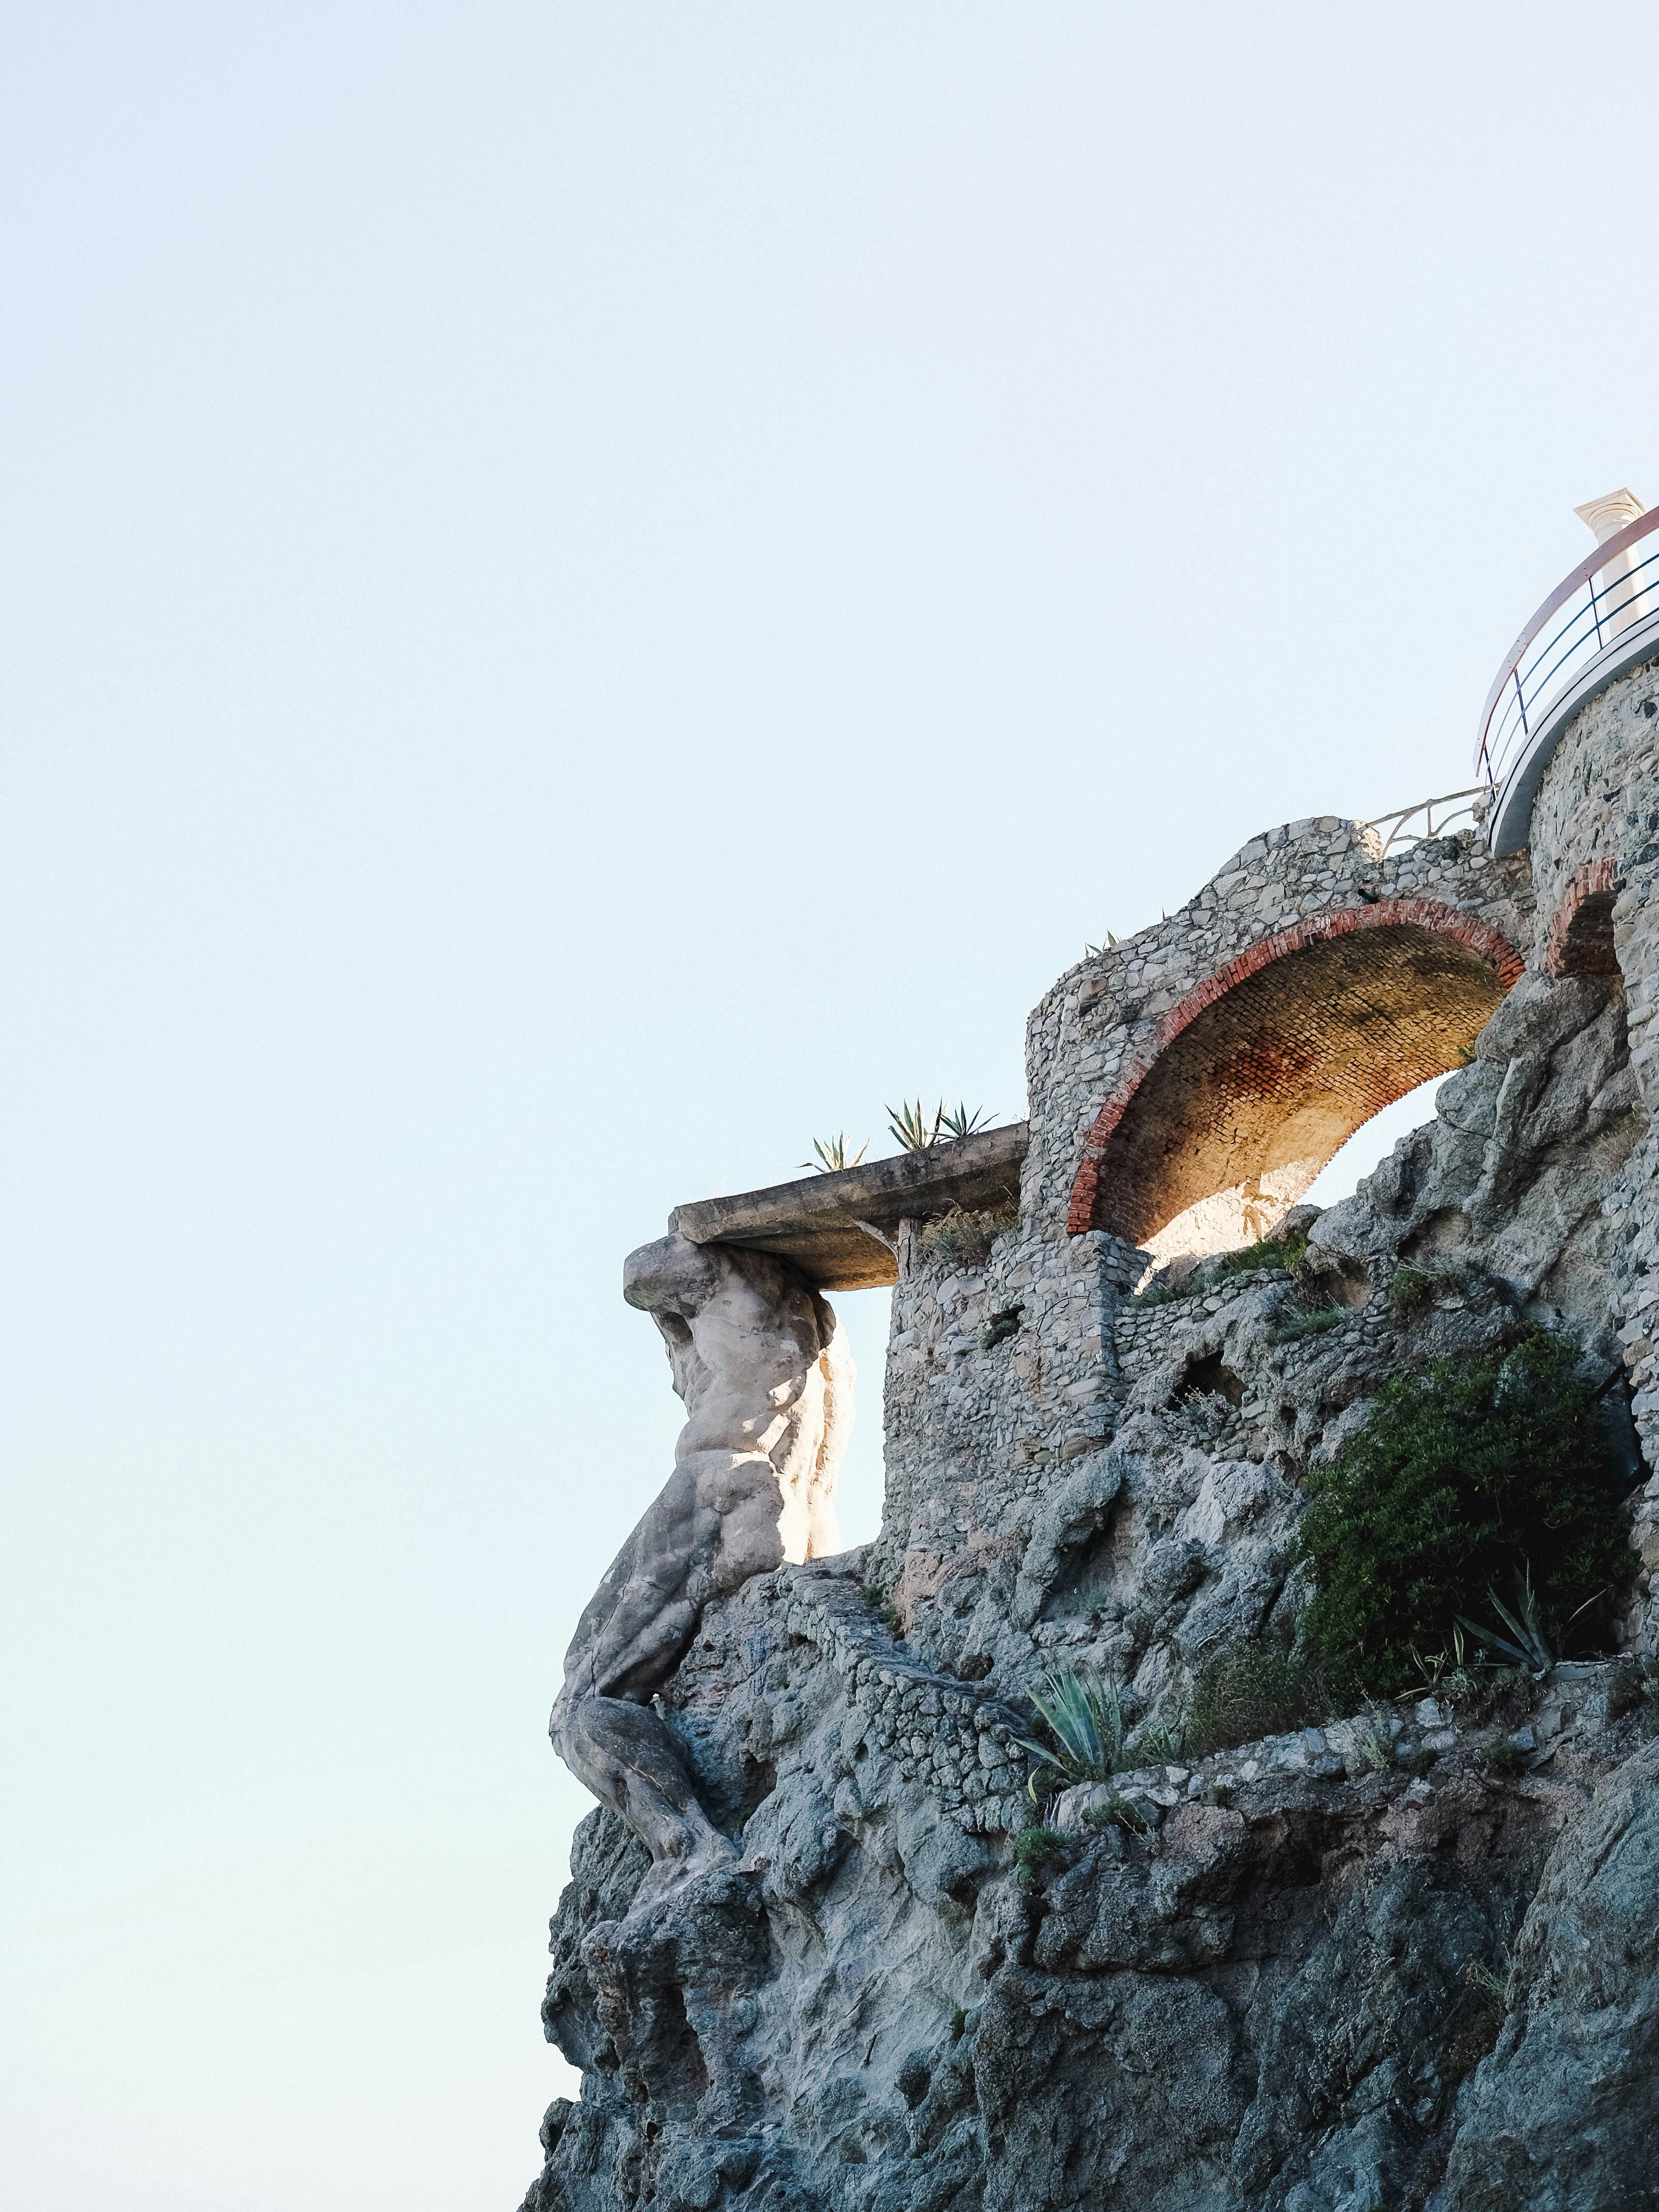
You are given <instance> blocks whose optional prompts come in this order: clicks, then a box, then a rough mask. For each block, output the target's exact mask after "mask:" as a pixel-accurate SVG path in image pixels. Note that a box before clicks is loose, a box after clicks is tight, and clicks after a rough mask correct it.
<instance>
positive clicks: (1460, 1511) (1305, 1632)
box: [1297, 1331, 1638, 1695]
mask: <svg viewBox="0 0 1659 2212" xmlns="http://www.w3.org/2000/svg"><path fill="white" fill-rule="evenodd" d="M1577 1358H1578V1353H1577V1347H1576V1346H1574V1345H1572V1344H1571V1342H1569V1341H1568V1340H1566V1339H1565V1338H1564V1337H1560V1336H1553V1335H1550V1334H1546V1333H1544V1332H1543V1331H1534V1332H1533V1333H1532V1334H1529V1335H1528V1336H1525V1337H1522V1339H1521V1340H1520V1341H1519V1342H1518V1343H1516V1345H1514V1346H1512V1347H1510V1348H1509V1349H1508V1350H1505V1349H1504V1346H1493V1347H1492V1349H1491V1350H1490V1351H1487V1352H1481V1353H1477V1354H1475V1355H1474V1356H1472V1357H1469V1358H1463V1359H1460V1360H1440V1361H1437V1362H1436V1363H1435V1364H1434V1365H1432V1366H1431V1367H1428V1368H1425V1369H1424V1370H1421V1371H1420V1372H1419V1373H1417V1374H1414V1375H1404V1376H1392V1377H1391V1378H1390V1379H1389V1381H1388V1382H1387V1383H1384V1384H1383V1388H1382V1389H1381V1390H1379V1391H1378V1393H1377V1395H1376V1404H1375V1407H1374V1409H1373V1412H1372V1414H1371V1418H1370V1421H1369V1423H1368V1424H1367V1425H1366V1426H1365V1428H1364V1430H1362V1431H1360V1433H1359V1434H1358V1436H1356V1437H1352V1438H1351V1439H1350V1441H1349V1442H1348V1443H1346V1445H1345V1446H1344V1447H1343V1449H1342V1450H1341V1451H1340V1454H1339V1455H1338V1457H1337V1459H1336V1461H1335V1462H1334V1465H1333V1466H1332V1467H1330V1468H1328V1469H1326V1470H1322V1471H1316V1472H1315V1473H1314V1474H1310V1476H1309V1478H1308V1482H1307V1492H1308V1505H1307V1510H1306V1511H1305V1512H1304V1515H1303V1518H1302V1525H1301V1528H1300V1532H1299V1534H1298V1538H1297V1544H1298V1550H1299V1553H1300V1557H1301V1559H1303V1561H1304V1563H1305V1564H1306V1565H1307V1566H1308V1567H1309V1568H1310V1570H1311V1572H1312V1578H1313V1582H1314V1584H1315V1595H1314V1597H1313V1600H1312V1601H1311V1603H1310V1605H1309V1607H1308V1608H1307V1610H1306V1612H1305V1613H1304V1614H1303V1616H1302V1623H1301V1635H1302V1638H1303V1639H1304V1642H1305V1643H1306V1644H1308V1646H1309V1647H1310V1650H1312V1651H1314V1652H1315V1653H1316V1654H1318V1655H1320V1656H1322V1658H1323V1659H1324V1661H1325V1662H1327V1675H1328V1680H1331V1681H1332V1683H1333V1686H1340V1689H1341V1690H1342V1691H1343V1692H1352V1691H1358V1690H1361V1689H1364V1690H1372V1691H1376V1692H1380V1693H1383V1694H1385V1695H1386V1694H1390V1693H1393V1692H1397V1691H1399V1690H1401V1689H1402V1688H1404V1687H1405V1686H1407V1685H1408V1684H1409V1683H1410V1682H1411V1681H1413V1680H1415V1679H1416V1678H1417V1674H1418V1671H1419V1669H1418V1665H1417V1663H1414V1662H1413V1646H1415V1647H1416V1648H1417V1650H1434V1649H1437V1648H1438V1647H1441V1646H1443V1645H1444V1644H1445V1643H1446V1642H1447V1640H1448V1638H1449V1633H1450V1631H1451V1628H1452V1626H1453V1622H1454V1619H1455V1616H1456V1615H1457V1614H1459V1613H1464V1614H1467V1613H1468V1612H1469V1611H1470V1610H1471V1609H1472V1608H1475V1607H1479V1608H1480V1609H1481V1610H1483V1611H1484V1610H1485V1608H1486V1606H1487V1604H1488V1603H1489V1597H1488V1593H1489V1591H1490V1589H1492V1587H1493V1586H1494V1585H1501V1586H1503V1587H1509V1586H1510V1585H1511V1584H1512V1583H1513V1581H1514V1578H1515V1577H1516V1574H1518V1573H1523V1572H1529V1573H1530V1577H1531V1585H1532V1589H1533V1590H1534V1594H1535V1602H1536V1606H1537V1611H1538V1618H1539V1620H1540V1621H1541V1624H1542V1626H1543V1627H1544V1629H1545V1631H1546V1632H1547V1634H1548V1635H1549V1636H1550V1637H1551V1638H1553V1640H1554V1641H1555V1644H1556V1648H1557V1649H1559V1639H1560V1638H1561V1637H1562V1636H1563V1635H1564V1634H1565V1630H1566V1627H1567V1625H1568V1623H1569V1622H1570V1621H1571V1620H1572V1618H1573V1616H1574V1615H1575V1613H1578V1612H1579V1610H1580V1609H1581V1608H1582V1607H1583V1605H1584V1603H1585V1601H1586V1600H1596V1599H1598V1598H1599V1599H1601V1600H1602V1601H1603V1602H1604V1603H1605V1599H1606V1597H1607V1596H1610V1595H1613V1593H1615V1592H1619V1591H1622V1590H1624V1589H1627V1588H1628V1587H1629V1585H1630V1583H1631V1580H1632V1577H1633V1575H1634V1573H1635V1571H1636V1568H1637V1565H1638V1561H1637V1559H1636V1555H1635V1553H1633V1552H1632V1550H1631V1548H1630V1545H1629V1542H1628V1541H1627V1538H1626V1532H1625V1527H1624V1523H1623V1519H1622V1516H1621V1515H1620V1511H1619V1509H1618V1506H1617V1504H1616V1502H1615V1500H1614V1497H1613V1488H1612V1481H1611V1473H1610V1468H1609V1465H1608V1457H1607V1445H1606V1443H1605V1442H1604V1441H1603V1437H1602V1431H1601V1425H1600V1423H1599V1422H1598V1420H1597V1419H1596V1413H1595V1396H1594V1390H1593V1388H1592V1386H1591V1385H1589V1383H1585V1382H1584V1381H1583V1380H1582V1379H1581V1378H1580V1377H1579V1376H1577V1374H1576V1373H1575V1371H1574V1370H1575V1368H1576V1365H1577ZM1591 1617H1592V1618H1593V1617H1594V1608H1593V1609H1592V1616H1591Z"/></svg>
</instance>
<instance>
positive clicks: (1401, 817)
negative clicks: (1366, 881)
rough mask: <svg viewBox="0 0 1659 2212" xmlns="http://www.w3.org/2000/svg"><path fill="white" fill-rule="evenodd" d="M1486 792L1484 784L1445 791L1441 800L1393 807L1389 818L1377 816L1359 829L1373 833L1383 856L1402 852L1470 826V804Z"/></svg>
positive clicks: (1472, 817) (1385, 815)
mask: <svg viewBox="0 0 1659 2212" xmlns="http://www.w3.org/2000/svg"><path fill="white" fill-rule="evenodd" d="M1486 788H1487V787H1486V785H1485V784H1484V783H1477V784H1476V785H1475V787H1474V789H1473V790H1472V791H1449V792H1448V793H1446V795H1445V797H1444V798H1443V799H1419V800H1418V802H1417V804H1416V805H1415V806H1401V807H1397V808H1396V809H1395V811H1394V812H1393V813H1392V814H1379V815H1378V816H1377V817H1376V820H1375V821H1374V822H1362V823H1360V825H1359V826H1360V828H1361V829H1375V830H1376V834H1377V836H1379V837H1380V838H1381V839H1382V840H1383V852H1384V854H1389V853H1391V852H1392V851H1393V850H1394V848H1395V846H1396V845H1397V846H1399V847H1400V848H1401V850H1402V851H1403V850H1404V849H1405V848H1406V847H1407V846H1408V845H1415V844H1418V843H1420V842H1421V841H1422V840H1423V839H1424V838H1425V837H1443V836H1445V835H1446V832H1447V831H1448V830H1449V829H1455V828H1456V826H1457V825H1458V823H1462V822H1471V823H1472V822H1473V821H1474V818H1475V816H1474V802H1475V800H1476V799H1485V798H1486Z"/></svg>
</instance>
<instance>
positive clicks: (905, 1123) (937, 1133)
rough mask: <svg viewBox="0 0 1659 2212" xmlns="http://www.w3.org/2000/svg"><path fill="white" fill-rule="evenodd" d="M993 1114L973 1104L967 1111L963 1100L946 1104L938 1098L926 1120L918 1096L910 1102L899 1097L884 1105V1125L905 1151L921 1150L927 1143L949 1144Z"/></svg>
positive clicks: (925, 1150) (987, 1121)
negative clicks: (889, 1104) (885, 1122)
mask: <svg viewBox="0 0 1659 2212" xmlns="http://www.w3.org/2000/svg"><path fill="white" fill-rule="evenodd" d="M995 1119H996V1115H994V1114H987V1112H986V1111H985V1109H984V1108H983V1107H982V1106H981V1107H976V1108H975V1109H974V1110H973V1111H972V1112H971V1113H970V1112H969V1109H968V1108H967V1107H966V1106H965V1105H963V1104H957V1105H956V1106H947V1105H946V1104H945V1101H944V1100H943V1099H942V1098H941V1099H940V1100H939V1104H938V1105H937V1106H936V1107H934V1109H933V1118H932V1120H931V1121H930V1120H929V1119H928V1115H927V1108H926V1107H925V1106H924V1105H923V1104H922V1103H921V1099H920V1098H918V1099H917V1101H916V1103H915V1105H914V1106H913V1105H911V1103H909V1101H908V1099H901V1100H900V1102H899V1103H898V1104H897V1105H896V1106H890V1107H889V1108H888V1109H887V1125H888V1127H889V1128H890V1129H891V1131H892V1133H893V1134H894V1135H895V1136H896V1138H897V1139H898V1140H899V1142H900V1144H901V1145H902V1146H903V1147H904V1149H905V1151H906V1152H927V1150H928V1148H929V1147H930V1146H933V1145H945V1144H949V1143H950V1142H951V1139H953V1138H956V1137H971V1136H972V1135H973V1133H974V1132H975V1129H982V1128H984V1127H986V1126H987V1123H989V1122H992V1121H995Z"/></svg>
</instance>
